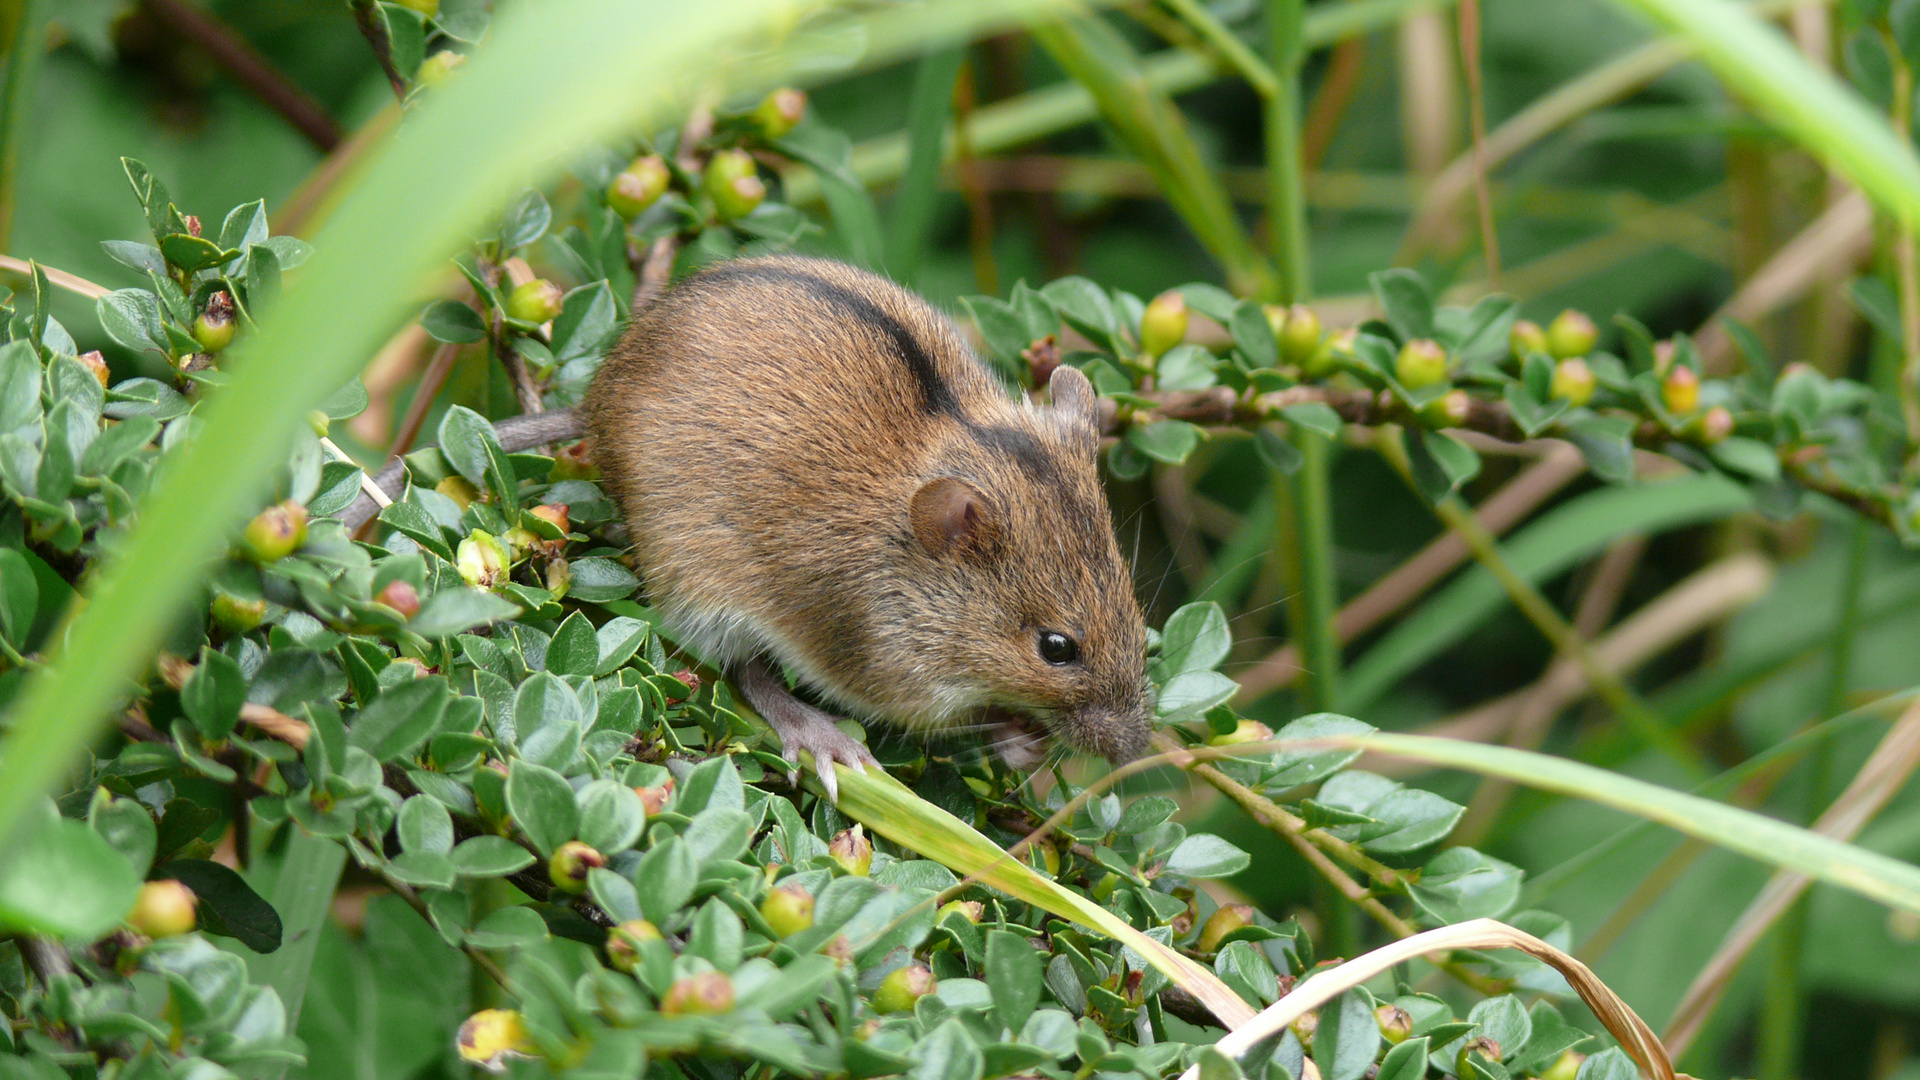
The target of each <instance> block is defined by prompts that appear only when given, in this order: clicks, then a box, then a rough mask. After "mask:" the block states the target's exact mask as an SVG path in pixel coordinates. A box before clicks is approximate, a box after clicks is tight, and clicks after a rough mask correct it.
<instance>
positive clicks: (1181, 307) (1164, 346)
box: [1140, 289, 1188, 357]
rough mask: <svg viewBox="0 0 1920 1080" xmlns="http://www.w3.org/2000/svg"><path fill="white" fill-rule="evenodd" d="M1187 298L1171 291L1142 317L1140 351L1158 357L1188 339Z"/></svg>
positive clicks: (1152, 301)
mask: <svg viewBox="0 0 1920 1080" xmlns="http://www.w3.org/2000/svg"><path fill="white" fill-rule="evenodd" d="M1187 321H1188V320H1187V298H1186V297H1184V296H1181V295H1180V294H1179V293H1177V292H1174V291H1173V290H1171V289H1169V290H1168V291H1166V292H1163V293H1161V294H1160V295H1159V296H1156V297H1154V298H1153V299H1152V300H1151V301H1149V302H1148V303H1147V309H1146V311H1144V312H1142V313H1141V315H1140V351H1141V352H1143V353H1146V354H1147V355H1148V356H1153V357H1158V356H1160V355H1161V354H1163V353H1165V352H1166V351H1167V350H1168V349H1171V348H1173V347H1174V346H1175V345H1178V344H1180V343H1181V342H1182V341H1185V340H1186V339H1187Z"/></svg>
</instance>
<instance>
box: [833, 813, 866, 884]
mask: <svg viewBox="0 0 1920 1080" xmlns="http://www.w3.org/2000/svg"><path fill="white" fill-rule="evenodd" d="M827 854H828V855H830V856H832V858H833V861H834V862H837V863H839V864H840V869H842V870H845V871H846V872H847V873H849V874H851V875H853V876H854V877H866V876H867V874H868V873H869V872H870V871H871V870H872V869H873V841H871V840H869V839H867V834H866V830H864V829H862V828H861V827H860V826H858V825H855V826H854V827H853V828H851V829H845V830H842V831H841V832H840V833H839V835H837V836H835V837H834V838H833V839H832V840H830V841H828V842H827Z"/></svg>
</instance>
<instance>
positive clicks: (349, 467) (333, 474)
mask: <svg viewBox="0 0 1920 1080" xmlns="http://www.w3.org/2000/svg"><path fill="white" fill-rule="evenodd" d="M143 419H144V418H143ZM122 426H123V427H124V426H125V425H122ZM362 475H363V474H362V473H361V471H360V466H358V465H355V464H354V463H353V462H351V461H328V462H325V463H323V464H322V465H321V466H320V486H319V487H318V488H316V489H315V490H314V493H313V494H312V495H311V496H310V497H308V499H307V513H308V514H309V515H311V516H313V517H317V518H323V517H336V516H338V515H339V514H340V513H341V512H342V511H344V510H345V509H346V508H347V507H349V506H352V505H353V501H354V500H355V499H357V498H359V497H360V477H361V476H362Z"/></svg>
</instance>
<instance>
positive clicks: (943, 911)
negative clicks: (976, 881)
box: [933, 900, 987, 923]
mask: <svg viewBox="0 0 1920 1080" xmlns="http://www.w3.org/2000/svg"><path fill="white" fill-rule="evenodd" d="M986 913H987V905H985V904H983V903H981V902H980V901H978V900H949V901H947V902H946V903H944V904H942V905H940V910H939V911H938V912H935V913H934V920H933V921H934V922H940V921H941V920H943V919H945V918H946V917H947V916H948V915H949V914H958V915H959V916H960V917H961V918H963V919H965V920H967V921H968V922H970V923H977V922H979V921H980V920H981V918H982V917H983V916H985V915H986Z"/></svg>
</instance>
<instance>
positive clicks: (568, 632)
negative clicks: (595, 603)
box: [547, 611, 600, 675]
mask: <svg viewBox="0 0 1920 1080" xmlns="http://www.w3.org/2000/svg"><path fill="white" fill-rule="evenodd" d="M599 667H600V639H599V637H598V635H596V634H595V633H594V628H593V624H592V623H590V622H588V621H587V617H586V616H585V615H583V614H581V613H580V612H578V611H576V612H574V613H573V614H571V615H569V616H567V618H566V621H565V622H562V623H561V624H560V629H558V630H555V631H554V632H553V640H551V641H549V642H547V670H548V671H551V672H553V673H554V674H555V675H592V674H594V673H595V672H597V671H598V670H599Z"/></svg>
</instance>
